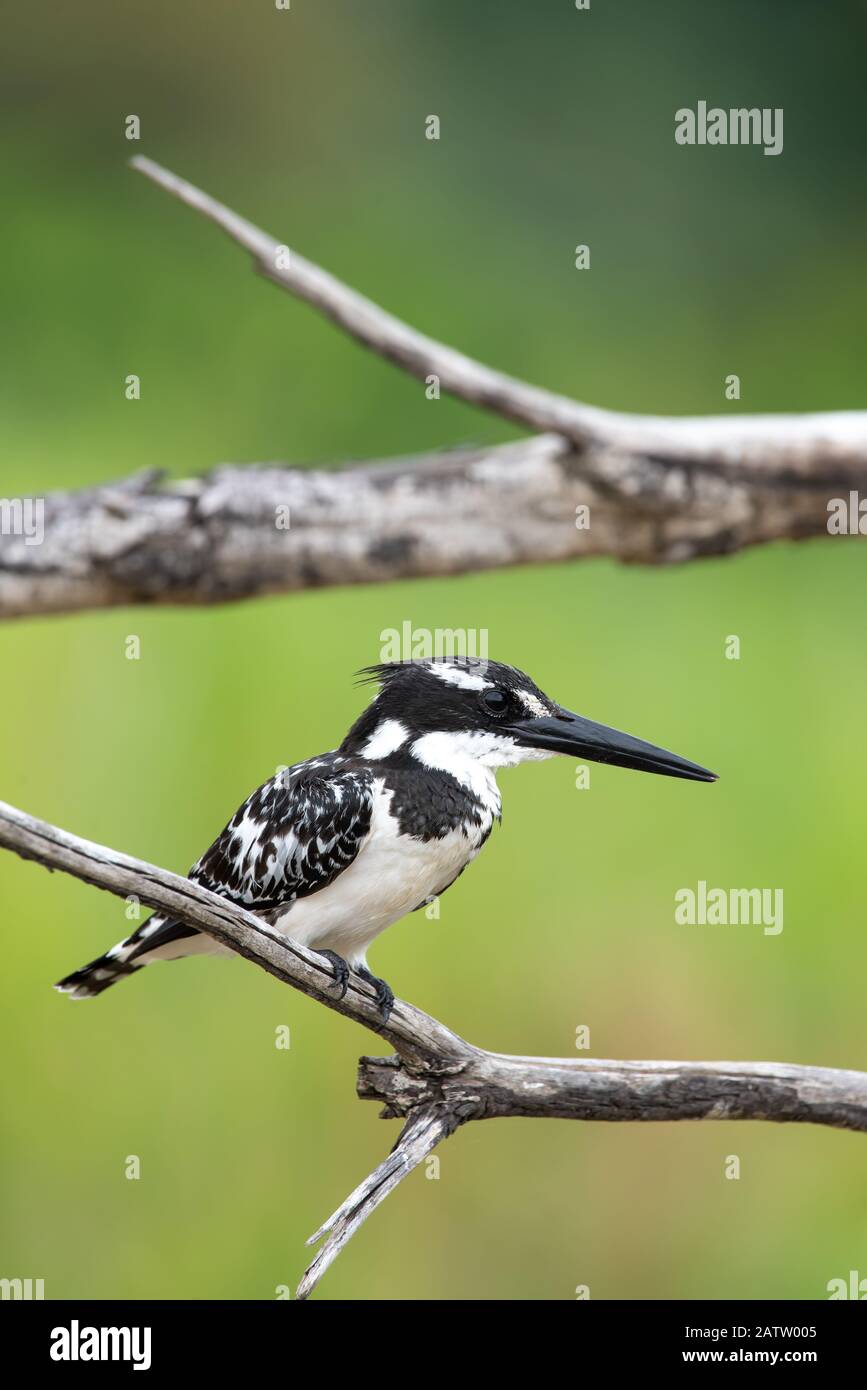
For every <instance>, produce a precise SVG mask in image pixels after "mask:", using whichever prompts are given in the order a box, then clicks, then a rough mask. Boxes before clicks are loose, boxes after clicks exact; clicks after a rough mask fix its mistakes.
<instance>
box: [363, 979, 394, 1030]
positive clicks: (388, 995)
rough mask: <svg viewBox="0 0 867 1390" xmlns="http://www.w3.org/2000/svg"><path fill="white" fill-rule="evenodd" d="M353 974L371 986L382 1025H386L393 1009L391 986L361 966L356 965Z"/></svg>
mask: <svg viewBox="0 0 867 1390" xmlns="http://www.w3.org/2000/svg"><path fill="white" fill-rule="evenodd" d="M355 973H356V974H357V975H360V976H361V978H362V980H366V981H367V983H368V984H369V985H372V986H373V989H374V993H375V995H376V1003H377V1007H378V1008H379V1013H380V1017H381V1018H382V1021H383V1023H388V1020H389V1018H390V1017H391V1011H392V1009H393V1008H394V990H393V989H392V988H391V985H388V984H386V982H385V980H381V979H380V978H379V976H378V975H373V974H371V972H370V971H369V970H368V969H367V968H366V967H365V966H363V965H357V966H356V967H355Z"/></svg>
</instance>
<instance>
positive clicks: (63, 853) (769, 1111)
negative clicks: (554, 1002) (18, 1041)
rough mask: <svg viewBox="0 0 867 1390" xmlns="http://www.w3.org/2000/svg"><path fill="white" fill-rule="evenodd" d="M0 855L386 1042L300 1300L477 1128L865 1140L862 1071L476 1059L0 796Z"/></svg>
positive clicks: (205, 902) (410, 1013)
mask: <svg viewBox="0 0 867 1390" xmlns="http://www.w3.org/2000/svg"><path fill="white" fill-rule="evenodd" d="M0 848H3V849H7V850H11V851H12V852H14V853H15V854H18V855H20V856H21V858H23V859H30V860H33V861H34V862H36V863H38V864H42V865H43V866H44V867H45V868H47V869H60V870H61V871H62V872H64V873H67V874H71V875H72V876H73V877H75V878H78V879H81V880H82V881H83V882H85V883H89V884H92V885H93V886H94V887H96V888H103V889H106V890H107V891H108V892H110V893H114V894H116V895H117V896H118V897H121V898H126V897H127V896H128V895H129V894H133V893H134V894H135V895H136V896H137V897H138V899H139V900H140V901H141V902H142V903H144V904H146V905H147V906H148V907H152V908H155V909H157V910H159V911H163V912H168V913H171V915H172V916H173V917H176V918H177V919H178V920H179V921H181V922H184V923H185V924H186V925H188V926H190V927H195V928H197V929H198V930H200V931H204V932H207V933H208V934H209V935H211V936H213V937H215V938H216V940H218V941H220V942H221V943H222V944H223V945H225V946H229V947H230V948H231V949H232V950H234V951H236V952H237V953H238V954H239V955H242V956H244V957H245V959H247V960H250V961H252V962H253V963H254V964H255V965H258V966H259V967H260V968H261V969H263V970H267V971H268V973H269V974H271V975H274V976H276V978H277V979H279V980H281V981H282V982H283V983H284V984H287V985H291V986H292V987H293V988H294V989H298V990H300V991H301V992H302V993H303V994H307V995H309V996H310V997H311V998H313V999H316V1000H318V1001H319V1002H320V1003H322V1004H325V1005H327V1006H328V1007H329V1008H331V1009H334V1010H335V1011H336V1012H338V1013H341V1014H343V1015H344V1016H345V1017H347V1018H351V1019H353V1020H354V1021H355V1022H356V1023H359V1024H361V1025H362V1027H364V1028H367V1029H369V1030H370V1031H371V1032H373V1033H375V1034H377V1035H378V1037H379V1038H381V1039H382V1040H384V1041H385V1042H386V1043H388V1044H389V1045H390V1046H391V1047H393V1048H394V1054H393V1055H391V1056H386V1057H362V1058H361V1061H360V1063H359V1072H358V1082H357V1092H358V1095H359V1097H360V1098H361V1099H362V1100H375V1101H378V1102H379V1103H380V1104H381V1105H382V1106H383V1111H382V1114H383V1118H385V1119H402V1120H403V1121H404V1126H403V1129H402V1130H401V1133H400V1135H399V1137H398V1140H397V1142H396V1144H395V1146H394V1148H393V1149H392V1151H391V1153H389V1154H388V1156H387V1157H386V1158H385V1159H383V1161H382V1163H380V1164H379V1165H378V1167H377V1168H376V1169H375V1170H374V1171H373V1172H372V1173H371V1174H370V1176H369V1177H367V1178H365V1179H364V1181H363V1182H361V1183H359V1185H358V1187H356V1188H355V1190H354V1191H353V1192H352V1193H350V1195H349V1196H348V1197H347V1198H346V1201H345V1202H343V1203H342V1204H341V1205H340V1206H339V1207H338V1208H337V1210H336V1211H335V1212H334V1214H333V1215H332V1216H330V1217H329V1219H328V1220H327V1221H326V1222H325V1223H324V1224H323V1225H322V1226H320V1228H319V1230H318V1231H317V1232H316V1233H315V1235H313V1236H312V1237H311V1238H310V1241H309V1242H308V1244H318V1243H319V1242H320V1241H321V1242H323V1244H322V1246H321V1249H320V1250H319V1252H318V1254H317V1255H316V1256H315V1258H314V1259H313V1260H312V1262H311V1264H310V1265H309V1266H308V1268H307V1269H306V1270H305V1272H304V1275H303V1276H302V1279H301V1282H300V1284H299V1286H298V1292H297V1297H298V1298H302V1299H303V1298H307V1297H309V1295H310V1294H311V1293H312V1292H313V1290H314V1289H315V1287H316V1286H317V1284H318V1283H319V1281H320V1280H321V1278H322V1276H323V1275H324V1274H325V1272H326V1270H327V1269H328V1268H329V1267H330V1265H331V1264H332V1263H333V1261H334V1260H335V1259H336V1258H337V1256H338V1255H339V1253H340V1251H341V1250H342V1249H343V1248H344V1247H345V1245H346V1244H347V1242H348V1241H349V1240H350V1239H351V1238H352V1236H353V1235H354V1234H355V1232H356V1231H357V1230H358V1228H359V1226H361V1224H362V1223H363V1222H364V1221H365V1220H366V1219H367V1217H368V1216H369V1215H370V1214H371V1213H372V1212H373V1211H375V1210H376V1208H377V1207H378V1206H379V1204H380V1203H381V1202H383V1201H384V1200H385V1198H386V1197H387V1196H388V1195H389V1193H390V1192H393V1191H394V1189H395V1188H396V1187H397V1186H398V1184H399V1183H401V1182H402V1181H403V1179H404V1178H405V1177H407V1176H408V1174H409V1173H411V1172H412V1171H413V1169H414V1168H416V1167H418V1165H419V1164H420V1163H422V1162H423V1161H424V1159H425V1158H427V1156H428V1155H429V1154H430V1153H432V1152H433V1150H434V1149H435V1148H436V1147H437V1145H438V1144H441V1143H442V1142H443V1141H444V1140H445V1139H447V1138H449V1136H450V1135H452V1134H454V1132H455V1130H457V1129H458V1128H460V1126H461V1125H464V1124H467V1123H470V1122H472V1121H474V1120H483V1119H495V1118H497V1117H503V1116H523V1117H525V1118H548V1119H571V1120H605V1121H624V1120H631V1121H652V1120H772V1121H777V1122H780V1123H811V1124H821V1125H830V1126H832V1127H834V1128H837V1129H849V1130H857V1131H859V1132H861V1133H867V1073H863V1072H856V1071H843V1070H835V1069H832V1068H828V1067H803V1066H788V1065H784V1064H780V1063H775V1062H655V1061H650V1062H621V1061H607V1060H603V1059H596V1058H568V1057H566V1058H563V1057H511V1056H507V1055H504V1054H502V1053H496V1052H485V1051H484V1050H483V1049H481V1048H478V1047H475V1046H473V1044H472V1043H468V1042H465V1041H464V1039H463V1038H461V1037H459V1036H458V1035H457V1034H456V1033H453V1032H452V1031H451V1029H450V1028H447V1027H446V1025H445V1024H443V1023H440V1022H439V1021H438V1020H437V1019H435V1018H431V1017H430V1016H429V1015H428V1014H425V1013H422V1011H421V1010H420V1009H416V1008H414V1007H413V1005H412V1004H408V1003H406V1001H404V1000H397V1001H396V1002H395V1005H394V1008H393V1010H392V1013H391V1016H390V1018H389V1019H388V1022H387V1023H383V1021H382V1017H381V1015H380V1012H379V1008H378V1005H377V1003H376V999H375V996H374V992H373V990H372V989H371V987H370V986H369V985H368V984H366V983H365V982H364V981H362V980H360V979H359V978H358V976H355V975H353V976H352V977H351V978H350V984H349V988H348V990H347V992H346V995H345V996H344V997H343V998H342V999H337V998H335V994H334V988H333V982H332V979H331V972H330V967H329V966H328V965H327V964H326V963H325V962H324V961H323V960H322V957H321V956H318V955H317V954H316V953H315V952H312V951H308V950H306V949H305V947H303V946H300V945H299V944H298V942H295V941H292V940H290V939H289V938H287V937H284V936H282V935H281V934H280V933H279V932H277V931H275V930H274V928H272V927H270V926H268V925H267V924H266V923H265V922H263V921H262V920H261V919H260V918H258V917H256V916H255V915H254V914H253V913H251V912H247V911H245V910H244V908H241V907H237V906H235V905H234V904H233V903H231V902H229V901H228V900H227V899H226V898H221V897H219V896H218V895H217V894H215V893H211V892H209V891H208V890H207V889H206V888H202V887H201V886H200V885H199V884H196V883H192V882H191V881H190V880H189V879H187V878H182V877H181V876H180V875H178V874H173V873H170V872H169V871H168V870H166V869H161V868H158V867H157V866H156V865H155V864H149V863H147V862H146V861H145V860H141V859H134V858H133V857H132V856H130V855H126V854H120V853H119V852H118V851H117V850H113V849H109V848H107V847H106V846H104V845H98V844H95V843H94V842H93V841H90V840H83V839H81V838H80V837H79V836H77V835H72V834H70V833H69V832H68V831H64V830H60V829H58V828H57V827H56V826H53V825H50V824H49V823H48V822H47V821H42V820H37V819H36V818H35V817H34V816H30V815H27V814H26V812H24V811H20V810H18V809H17V808H16V807H14V806H9V805H7V804H6V803H5V802H0ZM64 1007H66V1006H64Z"/></svg>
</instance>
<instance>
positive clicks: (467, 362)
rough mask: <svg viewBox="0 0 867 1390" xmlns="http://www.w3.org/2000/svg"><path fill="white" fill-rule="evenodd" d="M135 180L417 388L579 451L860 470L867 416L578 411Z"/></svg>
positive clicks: (237, 222)
mask: <svg viewBox="0 0 867 1390" xmlns="http://www.w3.org/2000/svg"><path fill="white" fill-rule="evenodd" d="M130 163H131V164H132V167H133V168H134V169H137V170H138V171H139V173H141V174H144V175H145V176H146V177H147V178H149V179H151V181H152V182H153V183H156V184H158V185H159V187H160V188H163V189H165V190H166V192H168V193H171V194H172V195H173V196H174V197H176V198H179V199H180V200H181V202H184V203H186V204H187V206H188V207H191V208H193V209H194V210H195V211H196V212H199V213H201V214H202V215H203V216H204V217H207V218H208V219H209V220H210V221H211V222H214V223H216V225H217V226H218V227H220V228H221V230H222V231H224V232H225V233H226V234H227V235H228V236H230V237H231V238H232V240H233V241H236V242H237V243H238V245H239V246H243V247H244V249H245V250H246V251H249V253H250V255H251V256H252V257H253V260H254V262H255V264H256V267H257V269H259V270H260V271H261V272H262V273H263V274H264V275H267V276H268V278H269V279H271V280H273V281H274V282H275V284H278V285H280V286H281V287H282V288H283V289H286V290H289V291H290V292H291V293H292V294H296V295H298V296H299V298H301V299H305V300H307V302H308V303H309V304H312V305H313V306H314V308H316V309H319V310H320V311H321V312H322V313H323V314H326V315H327V317H328V318H330V319H333V321H334V322H335V323H336V324H338V326H339V327H340V328H343V329H345V331H346V332H347V333H350V334H351V335H352V336H353V337H354V338H357V339H358V341H359V342H361V343H364V344H365V346H367V347H369V348H372V349H373V351H374V352H377V353H379V354H380V356H382V357H386V358H388V359H389V360H390V361H392V362H395V363H397V365H398V366H400V367H403V368H404V370H406V371H408V372H409V373H411V375H412V376H415V377H419V378H421V380H422V381H424V380H425V379H426V378H427V377H428V376H436V377H438V379H439V383H440V386H441V387H442V389H443V390H445V391H449V392H451V393H452V394H453V395H455V396H459V397H460V398H461V399H462V400H465V401H470V402H472V403H473V404H474V405H479V406H483V407H484V408H485V409H487V410H493V411H495V412H496V413H497V414H499V415H503V416H505V417H506V419H508V420H513V421H515V422H517V423H518V424H523V425H529V426H530V427H531V429H533V430H550V431H553V432H554V433H556V434H559V435H562V436H563V437H564V438H565V439H568V440H570V441H571V442H572V443H573V444H575V445H576V446H578V447H579V448H581V447H583V446H585V445H588V444H596V445H604V446H605V447H606V448H607V449H617V450H619V451H620V452H622V453H629V454H640V455H650V456H654V455H661V456H662V457H663V458H665V459H670V460H676V459H680V460H688V461H690V462H691V463H693V464H697V463H700V462H702V461H707V462H714V463H716V464H727V465H730V466H734V467H737V468H742V469H749V470H750V471H751V472H753V473H755V472H768V473H774V474H778V473H779V472H780V471H781V470H786V471H787V472H788V473H790V474H800V475H801V476H804V475H805V474H806V475H807V476H809V477H811V478H815V477H816V476H817V473H818V472H820V471H823V470H824V469H825V468H830V469H831V470H839V469H840V468H844V469H857V470H858V471H859V473H860V476H861V477H862V478H863V477H864V476H865V470H867V412H865V411H858V412H856V411H840V412H836V413H834V414H827V415H764V416H762V415H756V416H750V415H739V416H738V415H735V416H728V415H726V416H719V417H711V416H708V417H697V418H688V417H681V418H677V417H675V418H672V419H663V418H659V417H656V416H652V415H624V414H621V413H619V412H617V411H611V410H599V409H597V408H596V407H595V406H590V405H582V404H581V403H580V402H579V401H573V400H571V399H570V398H569V397H568V396H560V395H557V394H555V393H554V392H553V391H546V390H544V389H543V388H542V387H539V386H530V385H529V384H528V383H526V382H524V381H519V380H517V378H515V377H512V376H506V375H505V374H504V373H502V372H498V371H494V370H493V369H492V368H491V367H486V366H484V364H483V363H481V362H476V361H474V360H473V358H471V357H466V356H465V355H464V354H463V353H461V352H456V351H455V350H454V348H450V347H446V345H445V344H444V343H438V342H436V341H435V340H434V339H433V338H428V337H426V336H425V335H424V334H423V333H419V332H418V331H417V330H416V329H414V328H411V327H410V326H409V324H406V323H403V322H402V321H401V320H400V319H398V318H395V317H394V315H392V314H389V313H387V312H386V311H385V310H384V309H381V308H379V306H378V305H376V304H374V303H373V302H372V301H371V300H369V299H366V298H365V297H364V296H363V295H361V294H359V293H358V292H357V291H356V290H353V289H350V288H349V286H348V285H344V284H343V283H342V282H341V281H340V280H338V279H336V277H335V276H333V275H330V274H329V273H328V271H326V270H322V269H321V267H320V266H318V265H314V264H313V262H312V261H308V260H305V258H304V257H303V256H300V255H299V254H298V253H297V252H296V251H289V248H288V247H287V246H286V244H285V243H281V242H278V241H277V240H275V238H274V237H272V236H269V235H268V233H267V232H263V231H262V230H261V229H260V228H259V227H255V226H254V225H253V223H252V222H248V221H247V220H246V218H243V217H239V216H238V214H237V213H235V212H232V210H231V209H230V208H227V207H225V205H224V204H223V203H219V202H217V200H216V199H215V198H211V197H210V196H209V195H208V194H207V193H203V192H202V190H201V189H200V188H196V187H195V186H194V185H193V184H191V183H187V181H186V180H185V179H181V178H179V177H178V176H177V174H173V173H171V172H170V171H169V170H168V169H164V168H163V167H162V166H161V165H160V164H157V163H155V162H154V160H152V159H147V158H145V157H144V156H143V155H137V156H136V157H135V158H134V159H132V160H131V161H130Z"/></svg>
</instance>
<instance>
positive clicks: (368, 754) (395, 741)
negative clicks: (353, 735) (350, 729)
mask: <svg viewBox="0 0 867 1390" xmlns="http://www.w3.org/2000/svg"><path fill="white" fill-rule="evenodd" d="M408 737H409V735H408V733H407V730H406V728H405V726H404V725H403V724H401V722H400V720H399V719H383V721H382V723H381V724H378V725H377V727H376V728H375V729H374V731H373V733H372V734H371V735H370V738H369V739H368V740H367V742H366V743H365V745H364V747H363V748H362V750H361V756H362V758H386V757H388V755H389V753H396V752H397V750H398V748H401V747H402V746H403V744H405V743H406V740H407V738H408Z"/></svg>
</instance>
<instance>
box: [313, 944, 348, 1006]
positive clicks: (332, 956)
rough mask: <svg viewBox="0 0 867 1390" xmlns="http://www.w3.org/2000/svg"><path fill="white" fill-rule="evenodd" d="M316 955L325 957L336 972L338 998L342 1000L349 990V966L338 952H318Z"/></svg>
mask: <svg viewBox="0 0 867 1390" xmlns="http://www.w3.org/2000/svg"><path fill="white" fill-rule="evenodd" d="M316 954H317V956H324V957H325V959H326V960H327V961H329V962H330V964H331V969H332V970H333V972H334V983H335V984H336V986H337V998H338V999H342V998H343V996H344V994H345V993H346V991H347V990H348V988H349V966H348V965H347V964H346V961H345V960H344V959H343V957H342V956H339V955H338V954H337V952H336V951H317V952H316Z"/></svg>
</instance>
